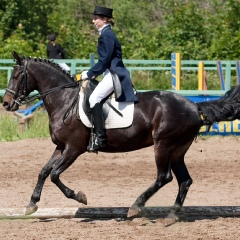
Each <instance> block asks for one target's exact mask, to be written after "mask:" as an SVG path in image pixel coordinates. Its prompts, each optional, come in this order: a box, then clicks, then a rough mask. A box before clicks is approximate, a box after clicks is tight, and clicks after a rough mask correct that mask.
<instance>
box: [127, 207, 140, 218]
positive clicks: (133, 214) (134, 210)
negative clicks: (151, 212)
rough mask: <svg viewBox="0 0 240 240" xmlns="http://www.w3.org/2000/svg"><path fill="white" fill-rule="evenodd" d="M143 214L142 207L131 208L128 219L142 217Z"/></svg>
mask: <svg viewBox="0 0 240 240" xmlns="http://www.w3.org/2000/svg"><path fill="white" fill-rule="evenodd" d="M141 212H142V209H141V208H140V207H138V206H134V205H133V206H131V207H130V208H129V210H128V214H127V217H128V218H131V217H136V216H139V215H141Z"/></svg>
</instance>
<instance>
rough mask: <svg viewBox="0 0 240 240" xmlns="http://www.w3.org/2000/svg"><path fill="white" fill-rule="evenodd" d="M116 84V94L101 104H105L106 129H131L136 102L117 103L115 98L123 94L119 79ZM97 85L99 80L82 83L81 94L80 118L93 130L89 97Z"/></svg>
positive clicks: (112, 94)
mask: <svg viewBox="0 0 240 240" xmlns="http://www.w3.org/2000/svg"><path fill="white" fill-rule="evenodd" d="M113 77H114V76H113ZM114 83H115V84H114V85H115V86H114V92H113V93H111V94H110V95H109V96H108V97H106V98H105V99H103V100H102V102H101V103H102V104H103V115H104V120H105V128H106V129H113V128H125V127H129V126H130V125H131V124H132V121H133V111H134V102H117V101H115V97H116V96H120V95H121V94H122V92H121V91H122V88H121V84H120V81H119V79H118V82H117V80H116V79H115V80H114ZM97 85H98V81H97V80H85V81H83V82H82V84H81V88H80V92H79V102H78V112H79V117H80V119H81V121H82V122H83V124H84V125H85V126H86V127H89V128H92V116H91V108H90V104H89V97H90V95H91V94H92V92H93V90H94V89H95V88H96V86H97ZM115 91H116V92H115Z"/></svg>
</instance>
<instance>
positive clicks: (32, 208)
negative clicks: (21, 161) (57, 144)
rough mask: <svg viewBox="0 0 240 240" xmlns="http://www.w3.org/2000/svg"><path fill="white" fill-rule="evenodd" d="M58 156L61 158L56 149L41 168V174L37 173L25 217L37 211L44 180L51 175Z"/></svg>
mask: <svg viewBox="0 0 240 240" xmlns="http://www.w3.org/2000/svg"><path fill="white" fill-rule="evenodd" d="M60 156H61V150H59V149H58V148H56V149H55V151H54V152H53V154H52V157H51V158H50V160H49V161H48V162H47V164H46V165H45V166H44V167H43V168H42V170H41V172H40V173H39V175H38V181H37V184H36V187H35V189H34V191H33V194H32V196H31V200H30V202H29V204H28V205H27V207H26V211H25V215H29V214H32V213H34V212H36V211H37V209H38V206H37V205H36V203H37V202H39V201H40V197H41V193H42V189H43V185H44V183H45V180H46V178H47V177H48V176H49V174H50V173H51V171H52V168H53V165H54V163H55V162H56V161H57V159H58V158H59V157H60Z"/></svg>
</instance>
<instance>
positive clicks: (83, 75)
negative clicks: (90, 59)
mask: <svg viewBox="0 0 240 240" xmlns="http://www.w3.org/2000/svg"><path fill="white" fill-rule="evenodd" d="M87 72H88V71H83V72H82V73H81V78H80V79H81V80H86V79H88V75H87Z"/></svg>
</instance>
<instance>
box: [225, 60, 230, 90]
mask: <svg viewBox="0 0 240 240" xmlns="http://www.w3.org/2000/svg"><path fill="white" fill-rule="evenodd" d="M225 79H226V90H230V88H231V62H230V61H228V62H227V63H226V71H225ZM224 90H225V89H224Z"/></svg>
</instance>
